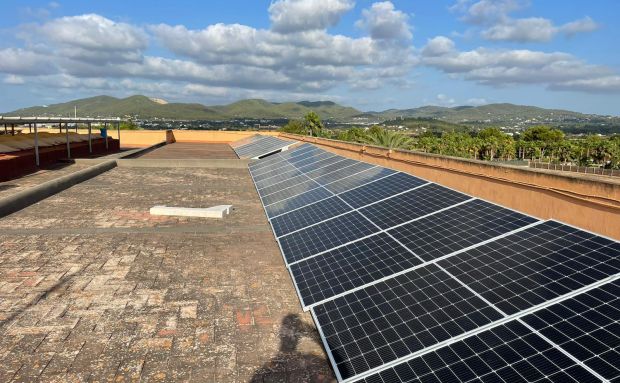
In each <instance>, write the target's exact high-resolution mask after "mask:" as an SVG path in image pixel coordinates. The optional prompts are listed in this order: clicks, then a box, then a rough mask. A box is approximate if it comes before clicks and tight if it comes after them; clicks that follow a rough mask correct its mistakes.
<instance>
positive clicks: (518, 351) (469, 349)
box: [358, 320, 600, 383]
mask: <svg viewBox="0 0 620 383" xmlns="http://www.w3.org/2000/svg"><path fill="white" fill-rule="evenodd" d="M358 382H363V383H383V382H437V383H439V382H509V383H511V382H558V383H560V382H562V383H564V382H575V383H578V382H579V383H582V382H600V379H598V378H597V377H596V376H594V375H592V374H591V373H590V372H589V371H588V370H586V369H585V368H584V367H582V366H580V365H579V364H577V363H576V362H575V361H573V360H571V359H570V358H569V357H568V356H566V355H564V354H563V353H562V352H561V351H559V350H558V349H556V348H554V347H553V346H552V345H551V344H550V343H548V342H547V341H546V340H544V339H543V338H542V337H540V336H539V335H537V334H536V333H535V332H533V331H531V330H529V329H528V328H527V327H526V326H524V325H523V324H522V323H520V322H519V321H516V320H514V321H510V322H508V323H506V324H504V325H501V326H497V327H494V328H492V329H490V330H487V331H484V332H482V333H479V334H477V335H473V336H471V337H468V338H465V339H464V340H461V341H458V342H455V343H453V344H451V345H448V346H445V347H442V348H439V349H438V350H436V351H432V352H429V353H426V354H424V355H422V356H420V357H418V358H415V359H411V360H409V361H407V362H403V363H401V364H398V365H396V366H394V367H390V368H388V369H385V370H383V371H381V372H379V373H376V374H374V375H371V376H369V377H367V378H365V379H363V380H359V381H358Z"/></svg>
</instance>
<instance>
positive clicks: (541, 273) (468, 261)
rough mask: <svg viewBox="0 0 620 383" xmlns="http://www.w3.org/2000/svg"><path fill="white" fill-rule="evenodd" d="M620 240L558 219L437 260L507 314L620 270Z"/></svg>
mask: <svg viewBox="0 0 620 383" xmlns="http://www.w3.org/2000/svg"><path fill="white" fill-rule="evenodd" d="M619 255H620V243H618V242H614V241H611V240H608V239H605V238H602V237H598V236H595V235H594V234H590V233H587V232H584V231H581V230H578V229H575V228H572V227H570V226H566V225H563V224H561V223H558V222H554V221H547V222H544V223H542V224H540V225H536V226H533V227H530V228H527V229H525V230H523V231H520V232H517V233H514V234H511V235H509V236H506V237H504V238H501V239H498V240H496V241H493V242H489V243H487V244H484V245H481V246H478V247H476V248H473V249H471V250H467V251H465V252H462V253H460V254H456V255H454V256H452V257H449V258H446V259H443V260H441V261H439V265H440V266H442V267H444V268H445V269H446V270H447V271H448V272H450V273H451V274H452V275H454V276H455V277H456V278H458V279H460V280H461V281H463V282H464V283H466V284H467V285H468V286H470V287H471V288H472V289H473V290H475V291H476V292H477V293H479V294H480V295H482V296H483V297H484V298H486V299H487V300H489V301H490V302H492V303H493V304H494V305H495V306H497V307H498V308H499V309H501V310H502V311H503V312H505V313H507V314H514V313H516V312H519V311H522V310H525V309H527V308H530V307H532V306H534V305H537V304H540V303H543V302H546V301H548V300H550V299H553V298H556V297H558V296H560V295H563V294H567V293H569V292H571V291H574V290H576V289H578V288H580V287H583V286H586V285H588V284H591V283H594V282H597V281H600V280H602V279H604V278H606V277H609V276H610V275H614V274H617V273H618V272H620V259H619Z"/></svg>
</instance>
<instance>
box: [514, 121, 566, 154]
mask: <svg viewBox="0 0 620 383" xmlns="http://www.w3.org/2000/svg"><path fill="white" fill-rule="evenodd" d="M522 139H523V141H526V142H531V143H533V144H534V145H535V148H536V149H539V150H540V157H541V158H542V157H544V156H545V153H546V152H548V151H549V150H552V149H553V148H554V147H557V145H558V144H559V143H560V142H562V141H563V140H564V132H562V131H561V130H559V129H552V128H550V127H548V126H544V125H540V126H533V127H531V128H528V129H527V130H526V131H525V132H523V136H522ZM551 154H553V153H551Z"/></svg>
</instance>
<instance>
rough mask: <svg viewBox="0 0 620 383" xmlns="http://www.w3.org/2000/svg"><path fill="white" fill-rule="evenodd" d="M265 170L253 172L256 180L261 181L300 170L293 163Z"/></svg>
mask: <svg viewBox="0 0 620 383" xmlns="http://www.w3.org/2000/svg"><path fill="white" fill-rule="evenodd" d="M265 170H266V171H265V172H261V173H256V174H252V177H253V178H254V180H255V181H256V182H261V181H263V180H266V179H269V178H271V177H274V176H277V175H280V174H284V173H287V172H291V171H298V170H297V168H296V167H294V166H293V165H290V164H287V165H283V166H278V167H274V168H267V169H265Z"/></svg>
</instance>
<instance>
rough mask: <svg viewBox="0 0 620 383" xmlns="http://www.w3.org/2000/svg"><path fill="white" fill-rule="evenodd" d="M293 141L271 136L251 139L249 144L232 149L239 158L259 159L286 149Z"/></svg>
mask: <svg viewBox="0 0 620 383" xmlns="http://www.w3.org/2000/svg"><path fill="white" fill-rule="evenodd" d="M293 144H295V142H294V141H288V140H282V139H280V138H276V137H272V136H259V137H256V136H254V137H252V138H251V142H249V143H247V144H245V145H241V146H238V147H233V150H234V151H235V153H237V156H239V158H261V157H263V156H266V155H268V154H271V153H275V152H279V151H281V150H285V149H287V148H288V147H289V146H291V145H293Z"/></svg>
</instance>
